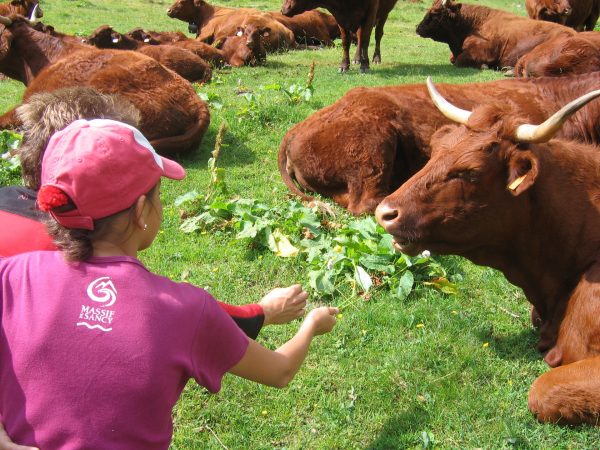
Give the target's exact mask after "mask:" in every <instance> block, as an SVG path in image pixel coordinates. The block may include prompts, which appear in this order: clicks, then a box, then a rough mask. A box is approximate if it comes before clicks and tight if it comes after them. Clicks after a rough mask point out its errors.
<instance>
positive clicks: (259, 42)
mask: <svg viewBox="0 0 600 450" xmlns="http://www.w3.org/2000/svg"><path fill="white" fill-rule="evenodd" d="M270 34H271V29H270V28H269V27H258V26H256V25H253V24H248V25H246V26H244V27H237V32H236V36H239V37H241V38H242V40H243V41H242V42H244V43H245V46H246V47H247V48H248V49H249V50H250V54H248V55H247V56H246V57H245V59H244V60H245V61H246V65H249V66H257V65H261V64H264V63H265V61H266V59H267V52H266V50H265V45H264V38H265V37H267V36H269V35H270Z"/></svg>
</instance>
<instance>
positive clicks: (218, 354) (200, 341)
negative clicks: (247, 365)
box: [191, 298, 248, 392]
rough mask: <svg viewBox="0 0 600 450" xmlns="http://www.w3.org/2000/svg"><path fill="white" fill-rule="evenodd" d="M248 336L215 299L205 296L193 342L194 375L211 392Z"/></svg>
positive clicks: (218, 386) (238, 355) (239, 354)
mask: <svg viewBox="0 0 600 450" xmlns="http://www.w3.org/2000/svg"><path fill="white" fill-rule="evenodd" d="M247 348H248V338H247V337H246V335H245V334H244V333H243V331H242V330H241V329H240V328H239V327H238V326H237V325H236V324H235V322H234V321H233V320H232V319H231V317H229V315H227V313H225V312H224V311H223V310H222V309H221V308H220V307H219V305H218V304H217V302H216V301H215V300H214V299H212V298H209V299H207V300H206V302H205V305H204V310H203V312H202V315H201V318H200V323H199V325H198V330H197V332H196V336H195V339H194V345H193V346H192V356H191V357H192V367H193V371H194V372H193V374H192V375H193V377H194V378H195V379H196V381H197V382H198V384H200V385H202V386H204V387H205V388H206V389H208V390H209V391H210V392H218V391H219V390H220V389H221V379H222V378H223V375H225V373H226V372H227V371H228V370H229V369H231V368H232V367H233V366H235V365H236V364H237V363H238V362H239V361H240V360H241V359H242V357H243V356H244V354H245V353H246V349H247Z"/></svg>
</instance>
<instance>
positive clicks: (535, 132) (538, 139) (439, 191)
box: [376, 80, 600, 265]
mask: <svg viewBox="0 0 600 450" xmlns="http://www.w3.org/2000/svg"><path fill="white" fill-rule="evenodd" d="M428 88H429V90H430V94H431V96H432V99H433V100H434V103H435V104H436V106H437V107H438V108H439V109H440V111H442V113H443V114H444V115H445V116H446V117H448V118H450V119H451V120H454V121H458V122H459V123H462V124H463V125H461V126H450V125H447V126H444V127H442V128H440V129H439V130H438V131H437V132H436V133H435V134H434V136H433V137H432V139H431V148H432V154H431V159H430V160H429V162H428V163H427V164H426V165H425V167H423V169H421V170H420V171H419V172H418V173H416V174H415V175H414V176H413V177H412V178H411V179H409V180H408V181H407V182H406V183H405V184H403V185H402V186H401V187H400V188H399V189H398V190H397V191H396V192H394V193H392V194H391V195H389V196H388V197H386V198H385V199H384V200H383V201H382V202H381V203H380V204H379V206H378V207H377V210H376V217H377V220H378V222H379V223H380V224H381V225H382V226H383V227H384V228H385V229H386V230H387V232H388V233H390V234H392V235H393V236H394V239H395V241H396V243H397V245H398V247H399V248H400V249H401V250H402V251H404V252H406V253H408V254H417V253H419V252H421V251H423V250H425V249H428V250H432V251H435V252H438V253H443V254H456V255H462V256H467V257H470V258H471V259H474V260H475V262H478V263H480V264H487V265H492V264H491V262H490V261H489V260H486V261H481V260H478V259H477V257H474V255H481V254H482V253H481V250H487V254H486V257H487V255H489V254H490V253H493V252H490V251H489V249H493V248H496V249H498V248H506V247H507V246H510V243H511V242H512V239H514V236H516V235H517V234H518V233H517V230H520V229H522V228H523V227H525V226H526V225H527V223H528V222H527V221H528V220H529V217H530V214H529V208H530V203H531V199H530V198H529V196H528V193H530V192H531V188H532V186H534V185H535V183H536V181H537V180H538V173H539V170H540V164H539V159H538V156H536V155H537V154H538V153H537V152H538V150H542V149H541V148H540V147H543V144H539V143H542V142H545V141H547V140H549V139H550V138H551V137H552V136H553V135H554V134H555V133H556V132H557V131H558V130H559V129H560V127H561V126H562V123H563V122H564V121H565V120H566V119H567V118H568V117H569V116H570V115H571V114H573V113H574V112H575V111H577V110H578V109H579V108H581V107H582V106H583V105H584V104H585V103H587V102H588V101H590V100H591V99H592V98H595V97H597V96H598V95H600V91H594V92H593V93H590V94H587V96H584V97H582V98H581V99H578V100H576V101H574V102H571V103H570V104H568V105H567V106H565V107H564V108H562V109H561V110H560V111H558V112H557V113H556V114H555V115H553V116H552V117H550V118H549V119H548V120H547V121H546V122H544V123H543V124H541V125H538V126H533V125H529V124H524V123H523V122H524V121H523V120H522V119H521V118H519V116H518V114H519V113H518V112H517V111H515V110H514V109H513V108H511V107H510V106H507V105H500V104H492V105H486V106H480V107H479V108H477V109H475V110H474V111H473V112H472V113H471V112H469V111H464V110H460V109H458V108H456V107H454V106H453V105H450V104H449V103H448V102H446V101H445V100H444V99H443V98H442V97H441V96H440V95H439V93H437V91H436V90H435V88H434V86H433V84H432V83H431V80H428Z"/></svg>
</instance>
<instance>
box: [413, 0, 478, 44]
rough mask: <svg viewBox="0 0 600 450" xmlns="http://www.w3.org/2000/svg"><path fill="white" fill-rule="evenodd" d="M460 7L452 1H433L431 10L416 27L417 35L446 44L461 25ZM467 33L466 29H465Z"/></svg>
mask: <svg viewBox="0 0 600 450" xmlns="http://www.w3.org/2000/svg"><path fill="white" fill-rule="evenodd" d="M461 7H462V5H461V4H460V3H455V2H453V1H452V0H435V1H434V2H433V5H431V8H429V10H428V11H427V13H426V14H425V17H423V20H421V23H419V25H417V34H418V35H419V36H421V37H424V38H430V39H433V40H434V41H438V42H448V39H449V38H450V37H451V35H452V33H454V32H455V30H456V29H457V28H461V27H457V25H461V16H460V9H461ZM465 28H466V29H465V32H468V27H465Z"/></svg>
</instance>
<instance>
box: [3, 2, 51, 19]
mask: <svg viewBox="0 0 600 450" xmlns="http://www.w3.org/2000/svg"><path fill="white" fill-rule="evenodd" d="M10 4H11V6H13V7H14V8H15V11H17V12H18V14H21V15H23V16H26V17H29V20H31V21H35V20H37V19H39V18H41V17H43V16H44V12H43V11H42V8H41V7H40V2H39V1H38V0H12V1H11V2H10Z"/></svg>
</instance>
